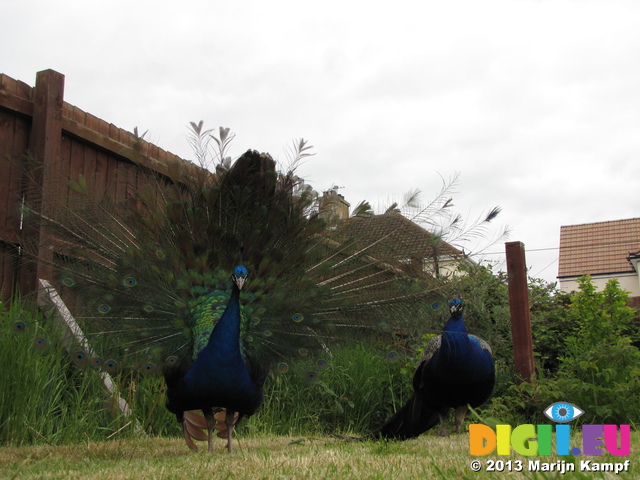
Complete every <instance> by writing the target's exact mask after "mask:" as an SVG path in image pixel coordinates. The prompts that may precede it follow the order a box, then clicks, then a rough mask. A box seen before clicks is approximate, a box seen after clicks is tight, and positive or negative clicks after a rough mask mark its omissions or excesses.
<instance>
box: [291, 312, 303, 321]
mask: <svg viewBox="0 0 640 480" xmlns="http://www.w3.org/2000/svg"><path fill="white" fill-rule="evenodd" d="M291 318H292V319H293V321H294V322H296V323H300V322H301V321H303V320H304V315H302V314H301V313H294V314H293V316H292V317H291Z"/></svg>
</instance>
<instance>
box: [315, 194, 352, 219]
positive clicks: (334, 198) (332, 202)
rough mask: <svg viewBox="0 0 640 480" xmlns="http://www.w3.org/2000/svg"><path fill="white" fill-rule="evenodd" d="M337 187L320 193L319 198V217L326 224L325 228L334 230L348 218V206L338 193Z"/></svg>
mask: <svg viewBox="0 0 640 480" xmlns="http://www.w3.org/2000/svg"><path fill="white" fill-rule="evenodd" d="M338 188H340V187H338V186H334V187H332V188H330V189H329V190H326V191H325V192H323V193H322V197H321V198H320V212H319V214H318V215H319V217H320V218H322V219H323V220H324V221H325V222H327V228H335V227H336V226H337V225H338V224H340V223H342V222H344V221H345V220H347V219H348V218H349V207H350V204H349V202H347V201H346V200H345V199H344V197H343V196H342V195H340V194H339V193H338Z"/></svg>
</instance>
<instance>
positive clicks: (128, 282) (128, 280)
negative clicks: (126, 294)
mask: <svg viewBox="0 0 640 480" xmlns="http://www.w3.org/2000/svg"><path fill="white" fill-rule="evenodd" d="M137 284H138V281H137V280H136V279H135V278H134V277H131V276H129V277H125V278H124V279H123V280H122V285H124V286H125V287H128V288H131V287H135V286H136V285H137Z"/></svg>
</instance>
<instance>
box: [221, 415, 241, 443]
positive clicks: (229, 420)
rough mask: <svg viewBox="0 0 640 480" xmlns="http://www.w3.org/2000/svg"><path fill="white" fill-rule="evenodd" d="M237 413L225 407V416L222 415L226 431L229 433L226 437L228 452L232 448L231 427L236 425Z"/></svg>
mask: <svg viewBox="0 0 640 480" xmlns="http://www.w3.org/2000/svg"><path fill="white" fill-rule="evenodd" d="M237 415H238V413H237V412H234V411H233V410H229V409H227V411H226V416H225V417H224V423H225V424H226V425H227V432H228V435H229V436H228V437H227V451H228V452H229V453H231V450H232V449H233V443H232V439H233V428H234V427H235V425H236V418H237Z"/></svg>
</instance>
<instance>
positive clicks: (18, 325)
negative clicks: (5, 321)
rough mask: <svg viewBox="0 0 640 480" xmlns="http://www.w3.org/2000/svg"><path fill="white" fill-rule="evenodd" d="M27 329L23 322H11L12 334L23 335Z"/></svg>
mask: <svg viewBox="0 0 640 480" xmlns="http://www.w3.org/2000/svg"><path fill="white" fill-rule="evenodd" d="M26 329H27V324H26V323H25V322H13V324H12V325H11V330H13V333H24V332H25V331H26Z"/></svg>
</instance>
